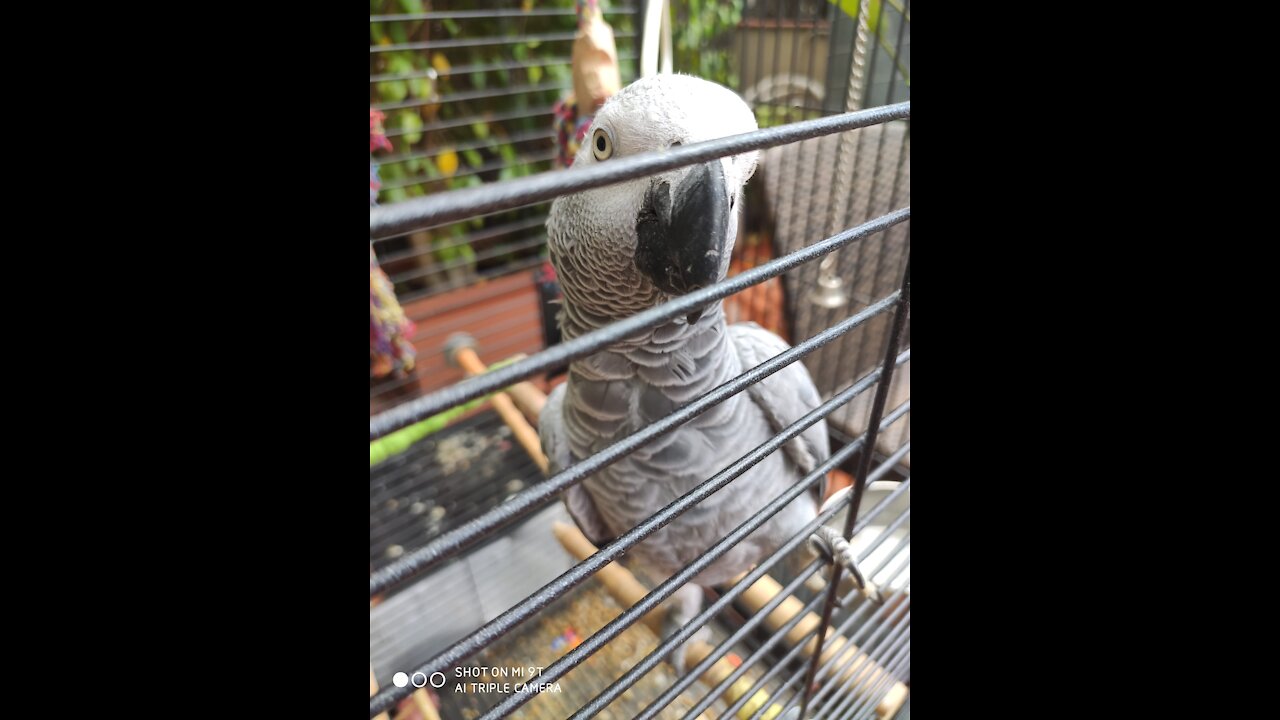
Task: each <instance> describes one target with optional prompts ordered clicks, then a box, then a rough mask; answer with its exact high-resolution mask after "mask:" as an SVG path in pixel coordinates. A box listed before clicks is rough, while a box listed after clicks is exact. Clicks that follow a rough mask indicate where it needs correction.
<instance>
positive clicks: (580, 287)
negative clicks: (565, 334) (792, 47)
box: [547, 75, 757, 312]
mask: <svg viewBox="0 0 1280 720" xmlns="http://www.w3.org/2000/svg"><path fill="white" fill-rule="evenodd" d="M756 127H757V126H756V121H755V116H754V115H753V114H752V112H751V109H750V108H749V107H747V104H746V103H744V102H743V101H742V99H741V98H739V97H738V96H737V95H735V94H734V93H733V92H732V91H731V90H729V89H727V88H724V87H721V86H720V85H717V84H715V83H712V82H708V81H706V80H702V79H699V78H695V77H692V76H688V75H656V76H652V77H648V78H644V79H642V80H638V81H636V82H634V83H632V84H631V85H628V86H627V87H625V88H623V89H622V90H621V91H620V92H619V93H618V94H617V95H615V96H614V97H612V98H611V99H610V100H609V101H608V102H606V103H605V104H604V106H603V107H602V108H601V109H600V111H599V112H598V113H597V114H596V117H595V121H594V122H593V123H592V125H591V128H590V129H589V130H588V132H587V136H586V138H585V141H584V142H583V144H582V147H581V148H580V149H579V151H578V155H577V157H576V158H575V159H574V167H575V168H577V167H579V166H586V165H591V164H594V163H606V162H616V161H617V160H618V159H620V158H625V157H630V156H633V155H637V154H640V153H645V152H654V151H663V150H667V149H669V148H671V147H673V146H676V145H688V144H691V143H696V142H702V141H705V140H712V139H715V138H720V137H726V136H729V135H737V134H740V133H744V132H750V131H752V130H755V129H756ZM756 158H757V153H756V152H751V153H746V154H743V155H736V156H733V157H727V158H721V159H719V160H712V161H710V162H708V163H704V164H702V165H695V166H692V167H685V168H679V169H677V170H672V171H670V172H666V173H662V174H660V175H656V176H652V177H645V178H637V179H635V180H629V181H626V182H623V183H619V184H616V185H610V186H607V187H602V188H596V189H594V190H587V191H583V192H580V193H576V194H574V195H566V196H562V197H560V198H557V199H556V201H555V202H554V203H553V204H552V207H551V214H550V217H549V218H548V220H547V232H548V244H549V245H550V247H551V259H552V263H553V264H554V265H555V266H556V271H557V275H558V276H559V277H560V280H561V285H562V286H563V287H564V289H565V293H566V296H567V297H568V299H569V300H570V301H574V300H578V299H586V300H590V298H585V297H584V295H585V293H584V292H583V291H584V290H585V289H591V290H593V291H595V292H596V294H599V293H601V292H603V293H605V294H607V295H611V296H618V295H622V294H629V297H626V298H624V299H626V300H635V299H636V298H638V297H643V298H644V301H643V302H641V303H639V304H640V305H642V306H649V305H652V304H656V303H658V302H662V301H663V300H664V299H665V297H669V296H672V295H682V294H684V293H687V292H691V291H693V290H695V289H698V288H701V287H706V286H708V285H711V284H713V283H715V282H717V281H718V280H721V279H723V278H724V276H725V275H726V273H727V272H728V270H729V259H730V256H731V255H732V253H733V243H734V240H735V236H736V234H737V227H738V213H739V211H740V210H741V207H740V205H741V200H742V188H743V186H744V185H745V184H746V182H747V180H748V179H750V177H751V175H752V174H753V173H754V172H755V167H756ZM569 172H572V170H570V171H569ZM664 296H665V297H664ZM614 304H615V305H616V304H619V303H617V302H615V303H614ZM622 304H625V305H628V306H632V305H634V304H635V303H632V302H626V303H622ZM620 309H621V308H620ZM636 309H639V308H638V307H628V308H626V310H627V311H632V312H633V311H634V310H636ZM597 311H598V312H599V309H597Z"/></svg>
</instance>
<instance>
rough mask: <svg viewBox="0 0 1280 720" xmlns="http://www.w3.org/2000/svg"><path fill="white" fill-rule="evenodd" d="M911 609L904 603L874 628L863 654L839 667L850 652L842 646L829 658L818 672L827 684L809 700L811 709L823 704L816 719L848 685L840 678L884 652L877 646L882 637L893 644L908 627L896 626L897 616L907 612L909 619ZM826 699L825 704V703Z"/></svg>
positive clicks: (865, 644) (859, 653) (863, 647)
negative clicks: (897, 635) (841, 681)
mask: <svg viewBox="0 0 1280 720" xmlns="http://www.w3.org/2000/svg"><path fill="white" fill-rule="evenodd" d="M909 607H910V603H902V604H900V605H898V606H897V607H896V608H894V611H893V612H892V613H890V614H889V616H888V617H886V618H885V620H884V622H882V623H880V624H878V625H875V626H874V628H875V629H874V630H872V632H871V635H870V636H869V637H868V638H867V640H866V641H865V642H864V643H863V644H862V646H860V647H859V648H858V649H859V650H860V651H861V652H857V653H853V654H852V655H850V656H849V657H848V658H846V659H845V660H843V661H840V662H839V666H837V661H838V660H839V659H840V657H841V656H843V655H844V654H845V653H846V652H847V651H848V645H845V646H842V647H841V649H839V650H837V651H836V652H834V653H832V655H831V657H829V658H827V661H826V662H825V663H823V665H822V668H821V669H820V670H819V671H818V673H819V676H820V677H821V679H822V680H823V681H826V682H825V684H824V685H823V686H822V687H820V688H818V691H817V692H816V693H814V695H813V697H812V698H811V699H810V700H809V703H810V707H816V706H817V704H818V703H819V702H822V707H820V708H819V709H818V710H816V711H814V713H813V714H814V716H815V717H821V716H823V715H824V714H825V713H826V710H827V709H829V706H830V703H831V702H832V700H831V697H834V695H832V693H834V692H835V691H836V689H838V688H840V687H842V686H844V685H847V682H846V683H844V684H842V683H840V682H838V678H839V677H840V676H842V675H844V673H845V672H847V671H848V670H850V669H852V668H858V667H863V666H865V665H866V664H867V661H869V660H872V658H873V656H874V653H875V652H876V650H877V649H879V650H883V649H884V648H883V647H879V646H878V645H877V643H879V642H880V639H881V637H882V636H884V637H885V642H892V640H890V639H889V638H891V637H893V635H894V634H895V633H897V632H900V631H901V629H904V628H905V627H906V626H905V625H896V626H895V623H897V620H896V619H895V616H897V615H898V614H900V613H902V612H904V611H906V612H907V614H906V615H904V616H903V618H904V619H905V618H906V617H909V616H910V611H909V610H908V608H909ZM870 625H871V624H870V623H868V624H867V625H866V626H864V627H867V626H870ZM886 634H887V635H886ZM849 644H854V641H853V640H850V641H849ZM864 669H867V668H864ZM855 677H856V676H855ZM850 680H852V678H850ZM855 689H857V685H854V687H853V688H850V690H851V691H852V690H855ZM824 698H825V699H826V701H825V702H823V699H824Z"/></svg>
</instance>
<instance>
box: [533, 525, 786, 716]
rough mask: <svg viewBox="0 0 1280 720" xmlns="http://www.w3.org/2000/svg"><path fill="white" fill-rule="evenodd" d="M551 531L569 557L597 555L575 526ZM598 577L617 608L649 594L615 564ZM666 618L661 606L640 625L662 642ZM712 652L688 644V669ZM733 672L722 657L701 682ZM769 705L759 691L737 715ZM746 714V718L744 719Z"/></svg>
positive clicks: (737, 690) (737, 686)
mask: <svg viewBox="0 0 1280 720" xmlns="http://www.w3.org/2000/svg"><path fill="white" fill-rule="evenodd" d="M551 531H552V532H553V533H554V534H555V536H556V539H557V540H559V541H560V544H561V545H563V546H564V549H565V550H568V551H569V554H570V555H573V556H574V557H575V558H577V559H578V560H586V559H587V558H589V557H591V556H592V555H594V554H595V553H596V546H595V545H592V544H591V541H590V540H588V539H587V537H586V536H585V535H583V534H582V531H581V530H579V529H578V528H577V527H575V526H573V525H568V524H566V523H560V522H558V523H555V524H554V525H553V526H552V528H551ZM596 577H598V578H600V581H601V582H603V583H604V585H605V587H606V588H607V589H608V590H609V594H610V595H612V596H613V598H614V599H615V600H617V601H618V604H619V605H622V606H623V607H628V608H629V607H631V606H632V605H635V604H636V603H638V602H640V600H641V599H642V598H643V597H644V596H645V595H648V594H649V591H648V589H647V588H645V586H644V585H642V584H641V583H640V581H639V580H636V577H635V575H632V574H631V571H630V570H627V569H626V568H624V567H622V566H621V565H619V564H618V563H616V562H611V563H609V564H608V565H606V566H604V567H603V568H601V569H600V571H599V572H597V573H596ZM664 615H665V609H664V608H663V607H662V606H658V607H656V608H654V609H653V610H651V611H650V612H649V613H648V614H647V615H645V616H644V617H643V618H641V622H643V623H644V624H645V625H647V626H648V627H649V629H651V630H653V633H654V635H657V636H658V637H659V638H661V637H662V619H663V616H664ZM713 650H715V648H714V647H712V646H711V645H709V644H707V643H705V642H702V641H700V640H699V641H694V642H692V643H689V646H688V649H687V650H686V651H685V656H684V662H685V666H686V667H690V668H691V667H693V666H695V665H697V664H698V663H700V662H702V661H703V660H705V659H706V657H707V656H708V655H710V654H711V652H712V651H713ZM733 671H734V666H733V663H731V662H729V661H728V660H726V659H725V658H723V657H722V658H720V659H719V660H717V661H716V662H715V664H714V665H712V666H711V667H710V668H708V669H707V671H706V672H705V673H704V674H703V675H702V680H703V682H705V683H707V684H708V686H709V687H715V686H716V685H719V684H720V683H721V682H723V681H724V679H725V678H727V677H729V674H730V673H732V672H733ZM744 681H746V677H742V678H740V679H739V680H738V682H736V683H734V684H733V685H730V686H729V688H728V689H727V690H725V692H724V694H723V695H722V696H721V697H722V698H723V699H724V701H725V702H727V703H730V704H732V703H734V702H736V701H737V700H738V698H740V697H742V695H743V693H745V692H746V691H747V690H749V689H750V688H751V684H752V683H750V682H744ZM767 702H769V695H768V693H766V692H765V691H764V690H759V691H757V692H756V694H755V696H753V697H752V698H751V700H749V701H748V702H747V703H746V704H745V705H743V706H742V710H740V711H739V712H738V715H739V716H741V717H742V718H748V717H751V715H753V714H755V712H756V710H759V709H760V707H761V706H762V705H764V704H765V703H767ZM781 712H782V708H781V707H779V706H777V705H774V706H773V707H771V708H770V709H769V710H767V711H766V712H765V713H764V715H763V716H762V717H763V718H764V719H765V720H773V718H774V717H776V716H777V715H778V714H779V713H781ZM743 713H746V714H745V715H743ZM700 717H706V713H703V714H702V715H701V716H700Z"/></svg>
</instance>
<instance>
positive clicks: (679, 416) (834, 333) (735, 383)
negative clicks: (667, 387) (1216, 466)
mask: <svg viewBox="0 0 1280 720" xmlns="http://www.w3.org/2000/svg"><path fill="white" fill-rule="evenodd" d="M894 299H896V296H890V297H889V298H885V299H884V300H882V301H880V302H879V303H876V304H875V305H872V306H870V307H868V308H866V309H865V310H863V311H862V312H860V313H858V314H857V315H854V316H853V317H851V318H849V319H848V320H845V321H844V322H842V323H839V324H837V325H835V326H833V327H831V328H828V329H827V330H824V331H823V332H822V333H819V334H818V335H815V336H814V337H812V338H809V339H807V340H805V341H804V342H802V343H800V344H798V345H796V346H795V347H794V348H791V349H790V350H787V351H785V352H782V353H779V354H778V355H776V356H774V357H773V358H771V359H769V360H766V361H765V362H763V363H761V364H760V365H758V366H756V367H755V368H753V369H751V370H747V371H745V372H743V373H742V374H741V375H739V376H737V377H735V378H732V379H731V380H727V381H725V382H724V383H722V384H721V385H719V386H717V387H716V388H714V389H712V390H711V391H709V392H708V393H707V394H705V395H703V396H702V397H700V398H698V399H697V400H694V401H693V402H691V403H689V404H688V405H685V406H683V407H681V408H680V409H678V410H676V411H675V412H673V413H671V414H670V415H668V416H667V417H665V418H662V419H661V420H659V421H658V422H656V423H651V424H649V425H646V426H645V427H644V428H642V429H641V430H639V431H637V432H635V433H632V434H631V435H628V436H627V437H625V438H623V439H622V440H619V441H618V442H616V443H614V444H613V445H610V446H609V447H607V448H605V449H603V450H601V451H600V452H598V453H596V454H594V455H592V456H591V457H588V458H586V459H584V460H582V461H581V462H577V463H574V464H573V465H570V466H569V467H567V468H565V469H564V470H561V471H560V472H558V473H556V474H555V475H553V476H552V477H550V478H548V479H547V480H546V482H542V483H539V484H537V485H535V486H534V487H531V488H527V489H525V490H522V491H521V492H520V493H519V494H517V495H515V496H513V497H512V498H510V499H509V500H507V501H506V502H504V503H502V504H501V505H499V506H498V507H496V508H494V509H492V510H490V511H489V512H487V513H485V514H484V515H482V516H480V517H479V518H476V519H475V520H472V521H471V522H468V523H465V524H463V525H462V526H461V527H458V528H457V529H455V530H451V531H450V532H447V533H445V534H444V535H441V536H440V537H438V538H436V539H435V540H434V541H432V542H430V543H427V544H426V545H424V546H423V547H421V548H419V549H417V550H415V551H413V552H411V553H408V554H406V555H403V556H401V557H400V558H399V559H397V560H396V562H394V563H392V564H390V565H388V566H386V567H384V568H382V569H381V570H379V571H378V572H376V573H374V574H373V575H372V576H371V577H370V578H369V594H370V595H371V596H372V595H376V594H378V593H380V592H382V591H383V590H386V589H387V588H389V587H391V586H393V585H395V584H398V583H401V582H403V581H405V580H407V579H409V578H412V577H414V576H416V575H419V574H421V573H423V572H425V571H427V570H429V569H431V568H433V567H435V566H437V565H439V564H440V563H442V562H444V561H445V560H447V559H448V558H450V557H452V556H454V555H456V554H458V553H459V552H461V551H462V550H465V549H466V548H467V547H470V546H471V545H474V544H475V543H476V542H477V541H479V540H480V539H482V538H483V537H485V536H487V535H489V534H491V533H493V532H495V531H496V530H498V529H499V528H501V527H503V526H505V525H507V524H509V523H511V522H513V521H515V520H516V519H518V518H520V517H522V516H523V515H525V514H526V513H528V512H531V511H532V510H533V509H534V508H536V507H541V506H542V504H543V502H545V501H546V499H547V498H549V497H552V496H554V495H556V494H558V493H560V492H563V491H564V489H565V488H567V487H569V486H571V485H574V484H576V483H579V482H581V481H582V480H583V479H584V478H586V477H587V476H589V475H590V474H592V473H594V472H596V471H598V470H600V469H601V468H604V467H607V466H608V465H611V464H613V463H614V462H617V461H618V460H620V459H622V458H623V457H626V456H627V454H629V453H630V452H632V451H633V450H635V449H636V448H638V447H641V446H642V445H645V444H646V443H649V442H651V441H653V439H654V438H657V437H661V436H662V435H665V434H666V433H668V432H670V431H672V430H674V429H675V428H676V427H678V426H680V425H681V424H683V423H685V422H688V421H689V420H691V419H693V418H694V417H697V416H698V415H699V414H701V413H703V412H705V411H706V410H707V409H709V408H711V407H712V406H714V405H717V404H719V403H721V402H723V401H724V400H726V399H728V398H729V397H730V396H732V395H734V394H737V393H739V392H741V391H742V390H743V389H744V388H746V387H747V386H749V385H752V384H754V383H756V382H759V381H760V380H763V379H764V378H766V377H768V376H769V375H771V374H773V373H775V372H777V371H778V370H781V369H782V368H783V367H785V366H786V365H789V364H790V363H792V362H795V361H796V360H798V359H800V358H802V357H804V356H805V355H808V354H809V353H811V352H813V351H814V350H817V349H818V348H819V347H822V346H823V345H825V344H827V343H829V342H831V341H832V340H834V339H836V338H838V337H840V335H842V334H843V333H845V332H848V331H849V330H852V329H853V328H854V327H857V326H858V325H860V324H862V323H865V322H867V321H868V320H870V319H871V318H873V317H875V316H876V315H879V314H880V313H882V312H884V311H885V310H887V309H888V308H890V307H892V306H893V300H894ZM544 352H545V351H544ZM499 371H500V370H494V371H492V372H493V373H497V372H499ZM880 372H881V370H880V368H877V369H876V370H873V371H872V372H871V373H868V374H867V376H866V378H864V380H866V381H867V386H868V387H869V386H870V383H871V382H874V381H875V380H870V378H872V377H873V376H874V378H875V379H877V380H878V379H879V377H880ZM510 384H514V383H506V384H503V385H501V386H500V387H507V385H510Z"/></svg>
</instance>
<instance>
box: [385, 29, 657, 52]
mask: <svg viewBox="0 0 1280 720" xmlns="http://www.w3.org/2000/svg"><path fill="white" fill-rule="evenodd" d="M635 35H636V34H635V33H633V32H615V33H614V34H613V37H614V39H615V40H626V39H628V38H633V37H635ZM577 36H578V34H577V33H576V32H561V33H543V34H541V35H519V36H509V37H487V38H458V39H456V40H423V41H421V42H409V43H390V44H388V45H370V46H369V52H371V53H383V52H396V51H397V50H449V49H451V48H460V47H486V46H489V45H515V44H516V43H528V42H568V41H572V40H573V39H574V38H576V37H577Z"/></svg>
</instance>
